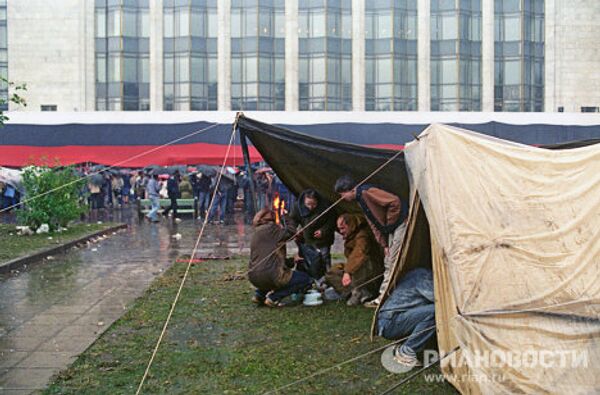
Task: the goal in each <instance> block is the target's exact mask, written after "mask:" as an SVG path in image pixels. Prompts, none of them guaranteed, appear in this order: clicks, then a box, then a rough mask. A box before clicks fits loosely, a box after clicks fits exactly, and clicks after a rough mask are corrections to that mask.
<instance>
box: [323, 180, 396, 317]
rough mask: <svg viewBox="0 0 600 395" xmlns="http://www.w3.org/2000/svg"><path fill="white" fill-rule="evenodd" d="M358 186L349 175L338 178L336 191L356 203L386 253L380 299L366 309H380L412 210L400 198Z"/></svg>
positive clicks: (366, 185)
mask: <svg viewBox="0 0 600 395" xmlns="http://www.w3.org/2000/svg"><path fill="white" fill-rule="evenodd" d="M357 185H358V184H357V183H356V181H354V179H353V178H352V177H350V176H348V175H346V176H342V177H340V178H338V180H337V181H336V183H335V187H334V189H335V191H336V192H337V193H338V194H340V197H341V198H342V199H344V200H345V201H347V202H352V201H356V202H357V203H358V204H359V205H360V208H361V209H362V211H363V213H364V214H365V216H366V217H367V221H368V222H369V225H370V226H371V230H372V231H373V235H374V236H375V239H376V240H377V242H378V243H379V244H380V245H381V247H382V248H383V250H384V254H385V259H384V264H385V271H384V273H383V281H382V283H381V287H380V288H379V296H378V297H377V298H375V299H373V300H372V301H370V302H369V303H366V304H365V306H366V307H377V306H378V305H379V303H380V302H381V298H382V297H383V294H384V292H385V290H386V289H387V286H388V284H389V282H390V277H391V272H392V267H393V266H394V264H395V263H396V261H397V260H398V256H399V254H400V247H401V246H402V240H403V239H404V233H405V232H406V218H407V216H408V206H407V205H406V202H402V201H401V200H400V198H399V197H398V196H396V195H394V194H392V193H390V192H387V191H384V190H383V189H380V188H377V187H374V186H373V185H369V184H363V185H360V186H357Z"/></svg>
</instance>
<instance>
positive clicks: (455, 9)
mask: <svg viewBox="0 0 600 395" xmlns="http://www.w3.org/2000/svg"><path fill="white" fill-rule="evenodd" d="M431 110H432V111H481V0H432V1H431Z"/></svg>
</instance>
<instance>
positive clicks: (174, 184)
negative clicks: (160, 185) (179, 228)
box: [163, 170, 181, 219]
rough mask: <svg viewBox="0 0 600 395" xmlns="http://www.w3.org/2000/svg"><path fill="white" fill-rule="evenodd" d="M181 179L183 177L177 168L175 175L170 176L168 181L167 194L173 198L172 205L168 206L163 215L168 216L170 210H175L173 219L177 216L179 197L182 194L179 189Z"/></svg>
mask: <svg viewBox="0 0 600 395" xmlns="http://www.w3.org/2000/svg"><path fill="white" fill-rule="evenodd" d="M180 181H181V177H180V176H179V170H175V172H174V173H173V175H172V176H171V177H169V180H168V181H167V195H168V196H169V199H170V200H171V205H170V206H169V207H167V209H166V210H165V211H163V215H164V216H165V217H166V216H167V215H169V212H170V211H171V210H173V219H175V218H176V217H177V199H179V197H180V196H181V192H180V191H179V182H180Z"/></svg>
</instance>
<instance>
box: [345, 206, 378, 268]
mask: <svg viewBox="0 0 600 395" xmlns="http://www.w3.org/2000/svg"><path fill="white" fill-rule="evenodd" d="M344 222H346V225H347V226H348V233H347V234H346V238H345V239H344V256H345V257H346V264H345V265H344V271H345V272H346V273H348V274H354V273H355V272H357V271H358V270H359V269H360V268H361V267H362V266H363V265H364V264H365V263H366V262H368V261H373V262H374V263H375V265H374V266H381V267H383V255H382V251H381V248H380V247H379V245H378V244H377V241H375V238H374V237H373V234H372V233H371V232H370V231H369V227H368V225H367V222H366V220H365V218H364V217H363V216H358V215H351V214H345V215H344Z"/></svg>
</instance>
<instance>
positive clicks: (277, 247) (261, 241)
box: [248, 208, 312, 307]
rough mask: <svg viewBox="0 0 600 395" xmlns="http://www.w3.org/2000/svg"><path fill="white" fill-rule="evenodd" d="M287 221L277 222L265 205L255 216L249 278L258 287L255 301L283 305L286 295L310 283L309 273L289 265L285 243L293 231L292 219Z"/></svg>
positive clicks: (301, 290) (300, 289) (304, 289)
mask: <svg viewBox="0 0 600 395" xmlns="http://www.w3.org/2000/svg"><path fill="white" fill-rule="evenodd" d="M287 224H288V225H287V226H286V227H285V228H284V227H283V226H280V225H279V224H276V223H275V213H274V212H273V211H272V210H270V209H266V208H265V209H262V210H260V211H259V212H258V213H257V214H256V215H255V216H254V219H253V221H252V226H253V227H254V232H253V233H252V238H251V241H250V263H249V268H248V269H249V271H248V279H249V280H250V282H251V283H252V285H254V286H255V287H256V291H255V295H254V297H253V299H252V301H253V302H254V303H257V304H262V303H264V304H265V305H267V306H269V307H279V306H283V303H282V302H281V300H282V299H283V298H285V297H286V296H288V295H291V294H292V293H299V292H304V291H306V290H307V289H308V288H310V287H311V284H312V281H311V279H310V276H309V275H308V274H306V273H304V272H301V271H297V270H292V269H291V268H290V267H288V266H287V265H286V245H285V243H286V241H287V240H288V239H289V238H290V237H291V236H293V234H294V228H292V226H291V225H289V224H290V221H287Z"/></svg>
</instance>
